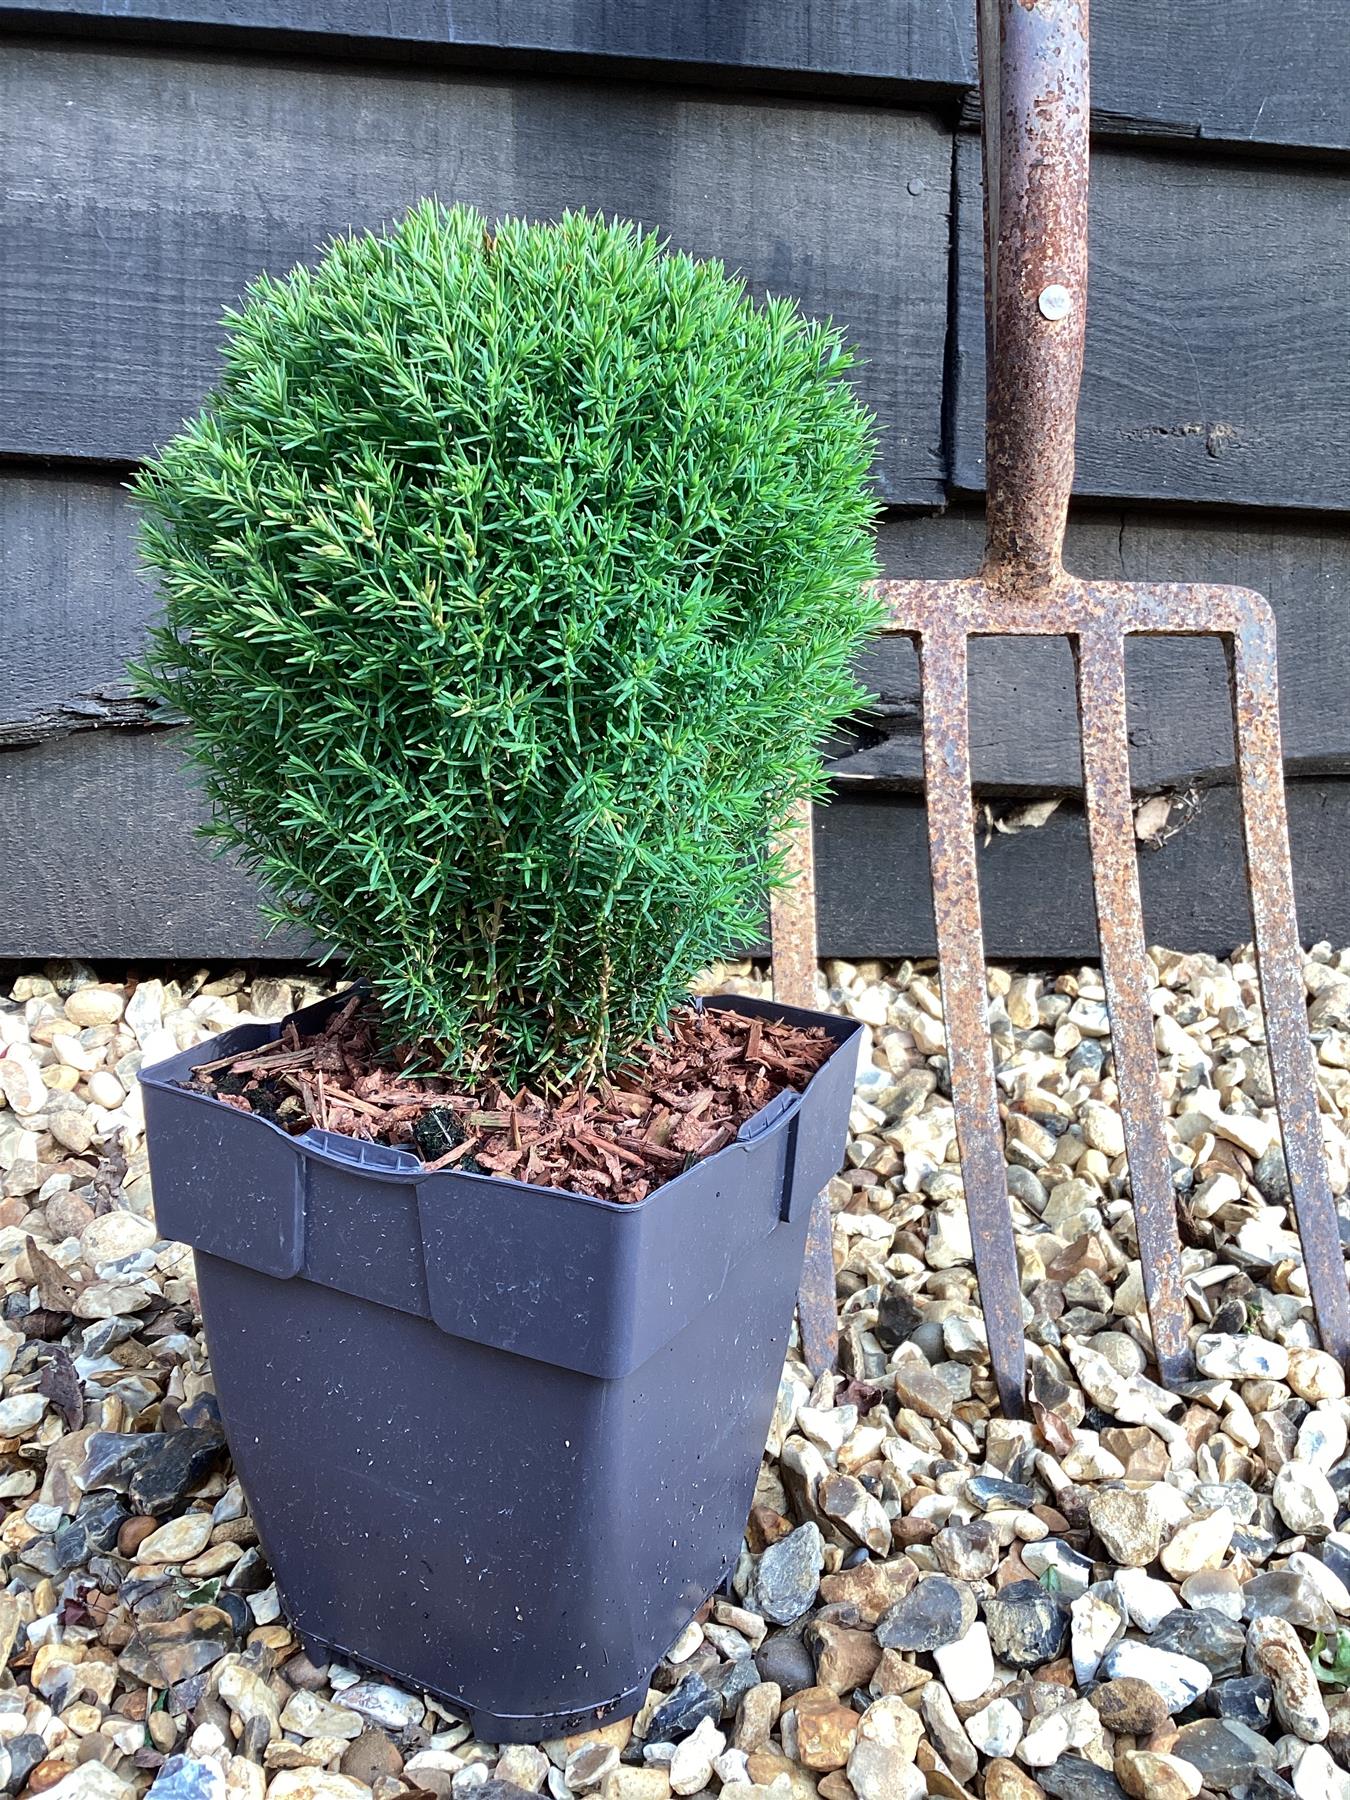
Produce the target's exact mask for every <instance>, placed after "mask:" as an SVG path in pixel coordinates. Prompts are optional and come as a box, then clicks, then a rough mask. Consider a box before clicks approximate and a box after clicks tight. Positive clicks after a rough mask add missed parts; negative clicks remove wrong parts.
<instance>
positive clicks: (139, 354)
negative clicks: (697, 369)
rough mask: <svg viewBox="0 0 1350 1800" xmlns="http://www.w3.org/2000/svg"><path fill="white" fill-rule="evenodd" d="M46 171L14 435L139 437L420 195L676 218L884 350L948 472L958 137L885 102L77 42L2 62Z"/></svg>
mask: <svg viewBox="0 0 1350 1800" xmlns="http://www.w3.org/2000/svg"><path fill="white" fill-rule="evenodd" d="M0 145H2V148H0V156H3V158H4V160H5V164H6V166H7V167H10V168H13V169H20V168H21V169H22V170H23V171H24V175H23V179H22V181H16V182H14V183H12V184H11V188H10V192H9V196H8V205H7V209H6V237H5V255H4V258H3V259H2V260H0V453H3V452H8V453H11V454H19V455H30V456H47V455H51V456H63V457H87V458H103V459H126V460H129V459H133V458H137V457H140V456H142V455H144V454H145V453H146V452H147V451H148V450H150V449H151V447H152V446H153V445H155V444H156V443H158V442H161V441H163V439H164V438H166V437H167V436H168V435H170V434H171V433H172V432H173V431H174V430H175V429H176V427H177V426H178V425H179V423H180V422H181V420H182V418H183V417H184V416H185V415H186V414H188V413H190V412H191V411H193V410H194V409H195V408H196V406H197V404H198V402H199V401H200V398H201V396H202V393H203V391H204V390H205V388H206V387H207V385H208V384H209V382H210V380H211V376H212V372H213V369H214V367H215V358H216V349H217V343H218V338H219V330H218V325H217V321H218V319H219V316H220V313H221V310H222V308H223V307H224V306H225V305H227V304H228V303H230V302H232V301H233V300H234V299H235V298H236V297H237V296H238V295H239V293H240V291H241V290H242V289H243V287H244V286H245V284H246V283H247V281H248V280H249V279H250V278H251V277H252V276H253V275H255V274H256V273H257V272H259V271H260V270H263V269H268V270H272V271H283V270H285V269H287V268H289V267H290V266H292V265H293V264H294V263H296V262H297V261H300V260H302V259H306V258H311V257H312V256H313V254H314V247H315V246H316V245H317V244H319V243H321V242H322V241H324V240H326V239H328V238H330V237H331V236H332V235H334V234H335V233H338V232H341V231H344V230H347V229H349V228H352V227H357V228H360V227H369V226H378V225H380V224H382V223H384V222H387V221H389V220H391V219H393V218H395V217H396V216H397V215H399V214H400V213H401V212H402V211H403V210H404V209H405V208H406V207H407V206H408V205H409V204H411V203H412V202H413V201H414V200H416V199H418V198H419V197H420V196H422V195H424V194H428V193H435V194H438V195H439V196H440V198H441V199H442V200H445V201H447V202H449V201H457V200H462V201H470V202H472V203H474V204H475V205H478V206H480V207H482V208H483V209H484V210H485V211H487V212H488V213H489V214H490V215H497V214H500V213H528V214H532V215H538V216H547V215H552V214H556V213H557V212H559V211H561V210H562V209H563V208H565V207H567V206H587V207H592V208H596V209H599V210H603V211H605V212H614V213H619V214H622V215H625V216H628V217H631V218H635V219H638V220H640V221H642V222H643V223H646V224H649V225H652V226H655V227H659V228H660V229H661V230H662V231H663V232H667V233H669V235H670V236H671V238H672V239H673V241H674V242H675V243H676V244H678V245H680V246H681V247H684V248H687V249H689V250H692V251H694V252H696V253H698V254H703V255H716V256H721V257H723V258H724V259H725V260H726V261H727V262H728V263H729V264H730V265H731V266H732V267H734V268H737V269H739V270H740V271H741V272H742V273H743V274H744V275H745V277H746V280H747V282H748V284H749V286H750V288H751V290H752V291H755V292H760V293H762V292H764V291H766V290H771V291H774V292H778V293H788V294H792V295H795V296H797V297H798V298H799V299H800V300H801V301H802V303H803V304H804V305H805V306H806V307H807V308H808V309H809V310H810V311H813V312H817V313H828V314H832V315H833V316H834V317H835V318H836V319H837V320H838V321H839V322H840V324H841V325H842V326H843V328H844V329H845V330H846V331H847V332H848V333H849V334H850V335H851V336H852V337H854V338H855V339H856V341H857V342H858V343H859V344H860V346H861V348H862V352H863V355H864V357H865V358H866V359H867V366H866V368H865V369H864V370H863V372H862V375H861V377H860V385H861V386H862V388H863V391H864V393H865V395H866V398H867V399H868V401H869V403H870V404H871V405H872V406H873V407H874V408H875V410H876V411H877V413H878V414H879V416H880V418H881V420H882V422H883V425H884V427H885V432H884V438H883V444H882V450H881V457H880V463H879V470H878V473H879V480H880V484H881V487H882V490H883V493H884V495H885V497H886V498H887V499H888V500H891V501H896V502H919V503H931V502H932V501H934V500H936V499H937V498H939V497H940V494H941V491H942V482H943V474H944V467H943V459H942V451H941V405H942V370H943V344H944V336H945V330H946V300H947V249H948V210H949V205H950V155H951V144H950V139H949V138H948V136H947V134H946V132H945V131H944V130H943V128H942V127H941V126H940V125H939V124H938V123H937V122H936V121H934V120H932V119H929V118H926V117H923V116H917V115H911V114H907V113H903V112H898V111H895V110H893V109H889V108H883V107H875V106H849V107H840V106H831V105H829V104H824V103H819V102H814V101H805V100H803V101H786V100H781V101H780V100H766V99H761V100H757V101H755V100H745V99H740V98H734V97H731V96H729V95H723V96H719V97H707V96H700V97H685V96H682V95H680V94H678V93H675V92H673V91H670V90H665V89H660V90H655V91H643V90H640V89H635V88H624V87H618V86H600V87H595V86H587V85H585V84H582V83H564V82H555V81H536V80H532V79H503V78H500V77H493V78H488V77H480V76H471V75H465V74H462V73H455V72H441V73H438V74H435V75H430V74H426V73H423V72H421V71H410V70H390V69H388V68H380V69H373V68H355V67H352V68H348V67H345V66H342V65H338V64H333V63H326V62H312V63H307V64H300V63H296V64H290V63H285V64H279V63H273V62H270V61H264V60H262V59H256V60H249V59H246V58H245V59H239V58H234V57H226V56H221V55H217V54H184V53H173V54H167V53H163V54H161V53H155V54H146V53H144V52H141V51H139V50H133V49H130V48H126V47H123V48H107V47H105V48H102V49H87V48H80V47H75V46H72V45H68V44H63V45H56V46H42V47H35V46H32V45H24V46H19V45H15V46H10V47H8V49H7V53H6V55H5V56H4V57H3V59H0Z"/></svg>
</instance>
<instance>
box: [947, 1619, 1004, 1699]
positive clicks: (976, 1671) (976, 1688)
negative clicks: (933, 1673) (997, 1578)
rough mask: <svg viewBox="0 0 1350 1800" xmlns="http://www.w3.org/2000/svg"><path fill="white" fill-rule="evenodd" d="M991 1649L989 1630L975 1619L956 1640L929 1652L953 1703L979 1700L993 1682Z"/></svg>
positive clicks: (992, 1654)
mask: <svg viewBox="0 0 1350 1800" xmlns="http://www.w3.org/2000/svg"><path fill="white" fill-rule="evenodd" d="M990 1604H992V1602H991V1603H990ZM994 1649H995V1647H994V1646H991V1636H990V1632H989V1631H988V1630H986V1628H985V1626H984V1625H982V1624H980V1623H979V1621H978V1620H977V1621H976V1623H975V1624H973V1625H972V1626H971V1627H970V1629H969V1630H968V1631H967V1632H966V1634H965V1635H964V1637H962V1638H961V1639H959V1641H958V1642H956V1643H954V1644H943V1645H939V1647H938V1648H937V1649H936V1650H935V1651H934V1652H933V1660H934V1662H935V1663H936V1664H937V1670H938V1674H939V1675H940V1676H941V1677H942V1681H943V1685H944V1686H945V1687H946V1689H947V1692H948V1694H949V1695H950V1697H951V1699H952V1700H953V1701H954V1702H955V1703H956V1704H957V1705H961V1704H962V1703H964V1702H966V1701H970V1700H978V1699H980V1698H981V1696H982V1695H984V1694H986V1693H988V1691H989V1689H990V1688H991V1687H992V1686H993V1685H994ZM1003 1660H1004V1661H1005V1662H1007V1661H1009V1660H1010V1659H1009V1658H1008V1657H1006V1656H1005V1657H1004V1658H1003Z"/></svg>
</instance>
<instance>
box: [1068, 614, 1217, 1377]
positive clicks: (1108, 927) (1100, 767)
mask: <svg viewBox="0 0 1350 1800" xmlns="http://www.w3.org/2000/svg"><path fill="white" fill-rule="evenodd" d="M1074 662H1075V670H1076V676H1077V683H1078V713H1079V720H1080V726H1079V729H1080V738H1081V743H1082V756H1083V790H1084V793H1085V796H1086V800H1087V818H1088V835H1089V839H1090V842H1091V846H1092V882H1093V889H1094V892H1095V895H1096V902H1097V935H1098V937H1099V939H1100V943H1101V957H1102V976H1103V979H1104V981H1105V983H1106V1004H1107V1010H1108V1011H1109V1013H1110V1015H1111V1052H1112V1056H1113V1057H1114V1059H1115V1066H1116V1083H1117V1085H1118V1087H1119V1089H1120V1100H1121V1107H1120V1110H1121V1116H1122V1120H1123V1123H1124V1127H1125V1157H1126V1161H1127V1163H1128V1164H1129V1170H1130V1191H1131V1193H1132V1194H1133V1197H1134V1218H1135V1228H1136V1231H1137V1233H1138V1237H1139V1261H1140V1265H1141V1267H1142V1270H1143V1276H1144V1292H1145V1294H1146V1295H1147V1297H1148V1315H1149V1320H1150V1322H1151V1323H1152V1326H1153V1350H1154V1355H1155V1358H1156V1360H1157V1364H1158V1372H1159V1374H1160V1375H1161V1377H1162V1379H1163V1381H1164V1382H1165V1383H1172V1382H1177V1381H1184V1380H1186V1378H1187V1377H1188V1376H1189V1375H1190V1373H1191V1355H1190V1349H1189V1346H1188V1344H1187V1341H1186V1325H1187V1320H1188V1317H1189V1313H1188V1308H1187V1305H1186V1299H1185V1295H1184V1294H1183V1292H1182V1283H1181V1240H1180V1238H1179V1237H1178V1235H1177V1212H1176V1195H1175V1194H1174V1192H1173V1189H1172V1175H1171V1168H1170V1165H1169V1161H1168V1154H1167V1137H1166V1128H1165V1124H1164V1115H1163V1105H1162V1092H1161V1089H1160V1088H1159V1085H1158V1059H1157V1056H1156V1054H1155V1052H1154V1046H1153V1015H1152V1012H1151V1009H1150V1007H1149V986H1150V983H1149V979H1148V948H1147V943H1146V940H1145V936H1144V913H1143V906H1142V904H1141V901H1140V897H1139V865H1138V860H1137V858H1136V855H1135V850H1134V813H1133V808H1132V806H1131V803H1130V749H1129V725H1128V718H1127V714H1126V689H1125V640H1124V637H1123V636H1122V635H1121V633H1120V632H1118V631H1113V630H1111V629H1110V628H1106V629H1103V630H1101V631H1099V632H1095V633H1092V634H1090V635H1089V634H1087V633H1085V634H1084V635H1083V636H1081V637H1079V638H1076V639H1075V640H1074ZM1089 699H1090V701H1091V705H1090V706H1089V705H1088V704H1087V702H1088V700H1089Z"/></svg>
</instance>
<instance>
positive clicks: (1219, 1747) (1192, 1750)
mask: <svg viewBox="0 0 1350 1800" xmlns="http://www.w3.org/2000/svg"><path fill="white" fill-rule="evenodd" d="M1173 1754H1174V1755H1176V1756H1180V1757H1182V1758H1183V1759H1184V1760H1185V1761H1186V1762H1188V1763H1193V1764H1194V1765H1195V1767H1196V1768H1197V1769H1199V1771H1200V1773H1201V1775H1203V1776H1204V1778H1205V1782H1206V1785H1207V1786H1209V1787H1212V1788H1218V1789H1219V1790H1220V1791H1221V1792H1222V1793H1228V1792H1230V1791H1231V1789H1232V1788H1234V1787H1235V1786H1236V1785H1237V1783H1238V1782H1240V1781H1243V1780H1245V1778H1246V1777H1247V1776H1248V1775H1249V1774H1250V1773H1251V1770H1252V1767H1253V1764H1254V1763H1256V1762H1259V1761H1260V1754H1261V1753H1260V1752H1258V1751H1256V1750H1255V1749H1254V1747H1253V1745H1252V1742H1251V1740H1250V1738H1246V1737H1243V1736H1240V1735H1239V1734H1238V1733H1237V1732H1236V1731H1230V1730H1229V1729H1228V1727H1227V1725H1226V1724H1225V1723H1224V1721H1223V1720H1222V1719H1197V1720H1196V1721H1195V1723H1194V1724H1193V1725H1183V1726H1182V1727H1181V1730H1180V1731H1179V1732H1178V1733H1177V1741H1176V1744H1175V1746H1174V1749H1173ZM1266 1754H1268V1755H1269V1757H1270V1760H1271V1762H1274V1760H1275V1750H1274V1747H1273V1746H1270V1747H1269V1748H1268V1749H1267V1751H1266Z"/></svg>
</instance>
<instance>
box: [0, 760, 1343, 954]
mask: <svg viewBox="0 0 1350 1800" xmlns="http://www.w3.org/2000/svg"><path fill="white" fill-rule="evenodd" d="M182 753H183V734H182V732H181V731H179V730H171V731H163V732H149V731H140V732H135V731H119V732H91V733H85V734H82V735H76V736H70V737H65V738H61V739H58V740H56V741H54V742H51V743H48V744H46V745H44V746H42V747H41V748H40V749H28V750H12V751H9V752H7V753H6V754H4V755H0V842H2V843H3V844H4V845H5V847H6V857H7V867H6V883H5V886H6V894H5V905H4V906H3V907H2V908H0V957H18V958H27V957H46V956H70V955H79V956H86V957H101V958H113V959H118V960H128V961H131V960H142V961H150V960H154V959H157V958H177V957H194V958H216V957H221V958H234V957H251V956H276V955H289V956H294V955H296V954H299V953H301V951H302V950H303V947H304V946H303V943H302V941H301V940H300V939H299V938H298V937H297V936H296V935H295V934H293V933H291V934H285V935H281V934H278V935H274V936H271V937H269V936H267V934H266V933H265V930H264V927H263V925H262V922H261V920H260V919H259V917H258V915H257V912H256V910H255V889H254V886H253V884H252V883H251V882H250V881H249V880H248V879H247V878H246V877H245V876H244V875H243V874H242V873H241V872H240V871H239V870H238V868H237V867H236V866H235V865H233V864H231V863H229V862H227V861H222V860H220V859H218V858H216V857H214V856H212V855H210V854H208V852H207V851H206V850H205V849H204V848H203V846H201V845H200V844H198V843H197V842H195V841H194V839H193V836H192V826H193V824H194V822H195V820H196V819H197V817H198V805H197V802H196V800H195V798H194V797H193V794H192V791H191V789H190V787H189V785H188V784H187V782H186V781H185V780H184V776H183V767H182ZM1289 808H1290V818H1291V830H1292V835H1293V841H1294V858H1295V875H1296V881H1297V886H1298V896H1299V917H1300V923H1301V926H1302V931H1303V936H1304V939H1305V940H1311V939H1313V938H1317V937H1326V938H1330V939H1332V940H1333V941H1334V942H1336V943H1345V942H1347V940H1350V887H1348V886H1347V884H1346V882H1345V880H1344V874H1343V870H1344V864H1345V852H1346V846H1347V845H1350V782H1317V781H1299V782H1294V783H1292V784H1291V786H1290V789H1289ZM981 842H982V843H983V840H981ZM979 866H980V871H981V879H982V883H983V891H984V908H985V925H986V942H987V945H988V951H989V954H990V956H991V957H1003V958H1010V959H1011V958H1019V959H1024V960H1025V959H1031V960H1035V959H1040V958H1054V957H1072V958H1077V957H1087V956H1091V955H1092V954H1093V953H1094V950H1095V942H1096V939H1095V932H1094V928H1093V921H1092V905H1091V888H1090V885H1089V881H1090V878H1089V871H1088V860H1087V846H1086V837H1085V833H1084V830H1083V822H1082V818H1081V816H1080V815H1079V814H1077V813H1076V812H1075V811H1071V810H1069V809H1067V808H1061V810H1060V811H1059V812H1058V813H1056V814H1055V815H1054V816H1053V817H1052V818H1051V819H1050V821H1049V823H1048V824H1046V825H1044V826H1043V827H1041V828H1040V829H1039V830H1029V831H1023V832H1020V833H1018V834H1017V835H1015V836H1001V835H998V834H994V835H993V836H992V838H991V841H990V842H989V843H988V845H987V846H986V847H983V848H981V850H980V853H979ZM1240 869H1241V861H1240V851H1239V839H1238V822H1237V811H1236V805H1235V800H1234V795H1233V790H1232V789H1229V788H1217V789H1212V790H1210V791H1209V792H1208V793H1206V794H1205V795H1204V796H1203V797H1202V801H1201V805H1200V808H1199V811H1198V812H1197V813H1196V815H1195V816H1194V817H1193V818H1191V819H1190V821H1189V823H1186V824H1185V825H1183V827H1182V828H1181V829H1180V830H1179V831H1178V833H1177V835H1176V836H1175V837H1173V838H1171V839H1170V840H1169V841H1168V842H1167V843H1166V844H1165V845H1164V846H1163V847H1162V848H1161V849H1159V850H1156V851H1147V850H1146V851H1145V852H1144V853H1143V854H1142V856H1141V876H1142V881H1143V888H1144V905H1145V912H1146V923H1147V928H1148V933H1149V937H1150V938H1151V939H1152V940H1155V941H1159V942H1163V943H1167V944H1170V945H1174V946H1176V947H1178V948H1183V949H1207V950H1214V951H1223V950H1227V949H1229V948H1231V946H1232V945H1233V944H1234V943H1237V942H1239V941H1241V940H1242V939H1244V938H1245V937H1246V936H1248V935H1249V925H1248V922H1247V915H1246V910H1245V893H1244V887H1243V882H1242V879H1241V875H1240ZM816 873H817V884H818V892H819V904H820V945H821V950H822V953H823V954H825V955H838V956H858V955H887V956H891V955H895V956H901V955H903V956H923V955H929V954H931V953H932V950H933V924H932V906H931V899H930V895H929V888H928V862H927V850H926V836H925V815H924V810H923V806H922V803H921V802H920V801H918V800H917V799H914V798H911V797H909V796H905V795H878V794H858V793H854V792H844V793H841V794H839V795H838V796H837V797H836V799H835V800H834V802H833V804H832V805H830V806H828V807H825V808H823V809H821V810H820V812H819V814H818V822H817V841H816Z"/></svg>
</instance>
